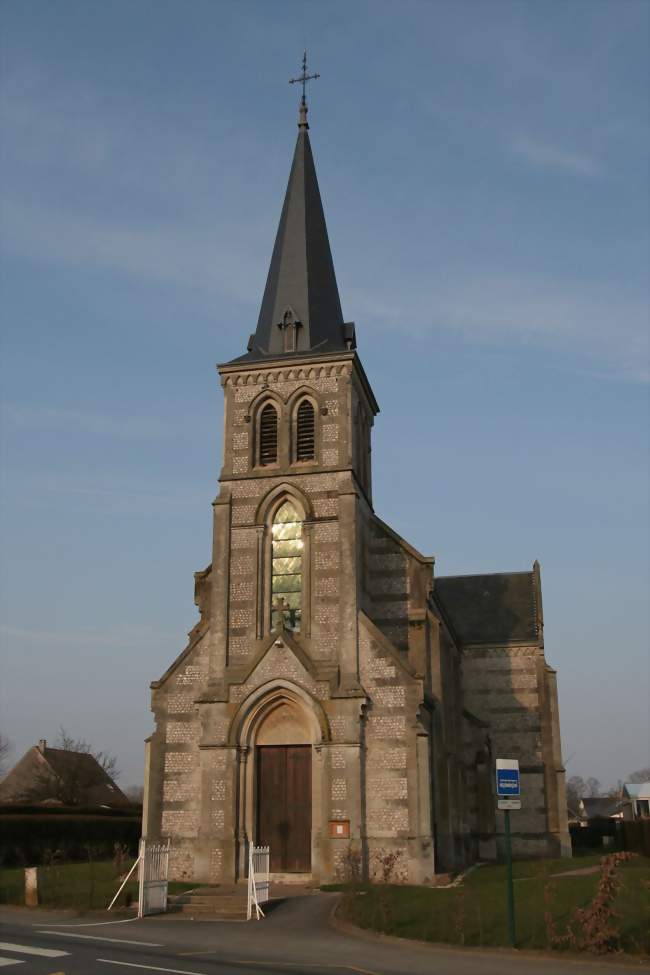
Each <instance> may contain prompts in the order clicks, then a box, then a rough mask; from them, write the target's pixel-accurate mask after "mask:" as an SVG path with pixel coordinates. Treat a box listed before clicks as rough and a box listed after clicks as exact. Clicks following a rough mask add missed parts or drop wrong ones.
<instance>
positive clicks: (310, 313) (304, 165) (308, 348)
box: [241, 52, 354, 361]
mask: <svg viewBox="0 0 650 975" xmlns="http://www.w3.org/2000/svg"><path fill="white" fill-rule="evenodd" d="M318 77H319V75H317V74H314V75H309V74H307V52H305V56H304V58H303V62H302V74H301V75H300V76H299V77H298V78H292V79H291V82H290V83H291V84H295V83H300V84H302V87H303V94H302V98H301V99H300V110H299V116H298V139H297V141H296V147H295V150H294V154H293V162H292V165H291V172H290V174H289V183H288V185H287V191H286V194H285V198H284V205H283V207H282V214H281V216H280V223H279V226H278V231H277V235H276V238H275V246H274V248H273V254H272V257H271V265H270V267H269V273H268V277H267V280H266V287H265V289H264V296H263V298H262V306H261V308H260V314H259V319H258V322H257V329H256V331H255V334H254V335H252V336H251V338H250V340H249V343H248V353H247V354H246V355H245V356H242V357H241V358H242V359H244V360H248V361H251V360H260V359H265V358H270V357H273V358H276V357H277V356H282V355H288V354H293V355H300V354H303V355H304V354H309V353H312V354H313V353H316V354H318V353H320V352H323V353H331V352H342V351H346V350H347V349H350V348H352V347H354V329H353V326H352V325H345V326H344V324H343V315H342V312H341V302H340V299H339V291H338V287H337V284H336V275H335V273H334V263H333V261H332V252H331V250H330V245H329V238H328V235H327V226H326V224H325V215H324V213H323V204H322V202H321V197H320V191H319V189H318V180H317V178H316V167H315V165H314V157H313V155H312V150H311V144H310V141H309V133H308V129H309V125H308V123H307V100H306V98H305V84H306V83H307V81H310V80H311V79H312V78H318Z"/></svg>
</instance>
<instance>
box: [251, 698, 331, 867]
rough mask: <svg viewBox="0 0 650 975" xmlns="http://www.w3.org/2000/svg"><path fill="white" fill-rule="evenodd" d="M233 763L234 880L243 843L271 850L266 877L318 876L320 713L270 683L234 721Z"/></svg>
mask: <svg viewBox="0 0 650 975" xmlns="http://www.w3.org/2000/svg"><path fill="white" fill-rule="evenodd" d="M233 733H234V737H235V738H236V744H237V746H238V752H239V756H240V763H239V782H238V791H239V802H238V809H237V817H238V826H237V836H238V841H239V856H238V861H239V862H238V867H239V869H238V874H239V876H240V877H243V876H245V874H246V857H247V850H248V846H249V844H250V843H255V844H259V845H265V846H266V845H268V846H269V847H270V849H271V872H272V873H275V874H276V875H277V874H283V875H284V874H293V875H295V876H296V877H298V876H300V877H302V876H304V875H305V874H312V875H313V874H314V873H318V872H319V871H318V863H317V860H318V856H319V848H320V844H319V842H318V841H319V838H320V836H321V832H322V826H321V812H322V810H321V806H322V802H321V795H322V788H321V780H322V755H321V745H322V743H323V741H324V740H327V739H328V738H329V734H328V729H327V721H326V718H325V715H324V713H323V711H322V708H321V706H320V704H318V702H316V701H315V700H314V699H313V698H312V697H311V696H310V695H309V694H307V693H306V692H305V691H304V690H303V689H302V688H299V687H298V686H296V685H292V684H289V683H287V682H283V681H273V682H272V683H271V684H267V685H265V686H263V687H261V688H259V689H258V690H257V691H255V692H253V694H251V695H250V697H249V698H247V699H246V701H244V702H243V703H242V705H241V707H240V710H239V712H238V720H237V717H236V719H235V721H234V722H233Z"/></svg>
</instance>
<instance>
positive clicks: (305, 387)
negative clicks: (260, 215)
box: [144, 101, 570, 883]
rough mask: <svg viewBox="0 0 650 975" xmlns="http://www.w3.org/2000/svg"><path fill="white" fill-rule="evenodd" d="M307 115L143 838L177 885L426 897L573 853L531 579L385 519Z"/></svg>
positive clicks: (150, 760)
mask: <svg viewBox="0 0 650 975" xmlns="http://www.w3.org/2000/svg"><path fill="white" fill-rule="evenodd" d="M306 118H307V108H306V104H305V103H304V101H303V102H302V103H301V110H300V121H299V131H298V140H297V143H296V148H295V153H294V158H293V164H292V168H291V174H290V177H289V183H288V187H287V193H286V197H285V201H284V206H283V210H282V215H281V218H280V225H279V228H278V233H277V238H276V242H275V247H274V250H273V255H272V259H271V266H270V269H269V275H268V280H267V284H266V288H265V292H264V296H263V300H262V307H261V311H260V316H259V321H258V325H257V330H256V332H255V334H254V335H252V336H251V338H250V340H249V343H248V349H247V352H246V353H245V354H244V355H242V356H240V357H239V358H238V359H235V360H233V361H230V362H227V363H225V364H223V365H221V366H219V374H220V377H221V384H222V387H223V392H224V397H225V417H224V453H223V467H222V471H221V476H220V479H219V485H220V487H219V493H218V495H217V498H216V499H215V501H214V521H213V525H214V528H213V558H212V563H211V565H209V566H208V567H207V568H206V569H205V570H203V571H201V572H197V573H196V574H195V602H196V604H197V606H198V609H199V613H200V619H199V622H198V623H197V624H196V626H195V627H194V629H193V630H192V631H191V632H190V634H189V642H188V644H187V646H186V648H185V649H184V650H183V652H182V653H181V654H180V656H179V657H178V658H177V659H176V660H175V661H174V662H173V663H172V665H171V666H170V667H169V669H168V670H167V671H166V673H165V674H164V675H163V676H162V677H161V678H160V680H156V681H154V682H153V683H152V710H153V713H154V717H155V731H154V733H153V735H152V736H151V738H150V739H149V740H148V742H147V763H146V765H147V768H146V789H145V810H144V830H145V834H146V835H147V836H149V837H150V838H161V837H169V838H170V840H171V859H170V874H171V876H172V877H174V878H177V879H191V880H196V881H198V882H211V883H220V882H233V881H236V880H240V879H243V878H244V877H245V876H246V873H247V858H248V848H249V845H250V844H251V843H256V844H264V845H266V844H268V845H269V846H270V848H271V869H272V871H273V873H274V874H276V875H288V874H291V875H293V876H295V877H296V878H305V877H309V878H311V880H312V881H313V882H325V881H332V880H335V879H339V878H341V877H342V876H343V874H344V872H345V869H346V863H349V860H350V858H351V857H352V858H357V860H358V862H359V863H360V865H361V868H362V870H363V871H364V873H366V874H369V875H370V876H372V875H373V874H377V873H378V871H379V869H380V864H381V861H382V860H384V859H385V857H386V855H387V854H393V858H394V863H395V866H394V870H393V877H394V879H397V880H401V881H404V882H410V883H424V882H427V881H428V880H429V879H430V878H431V877H432V876H433V875H434V874H435V873H436V872H440V871H447V870H451V869H458V868H460V867H462V866H464V865H467V864H468V863H471V862H472V861H474V860H476V859H477V858H479V857H480V858H482V859H488V858H495V857H497V856H498V855H499V853H500V850H501V843H502V837H503V823H502V820H501V818H500V814H499V813H497V812H496V809H495V807H496V799H495V796H494V784H493V780H494V762H495V758H496V757H508V758H518V759H519V763H520V767H521V771H522V791H523V808H522V811H521V812H518V813H513V816H512V828H513V844H514V849H515V852H516V853H517V854H520V855H534V856H535V855H542V856H543V855H552V856H557V855H561V854H565V853H568V852H569V850H570V846H569V840H568V832H567V820H566V803H565V792H564V770H563V768H562V759H561V753H560V731H559V716H558V703H557V690H556V683H555V672H554V671H553V670H552V669H551V668H550V667H549V665H548V664H547V663H546V659H545V656H544V642H543V617H542V600H541V584H540V572H539V566H538V565H537V563H535V565H534V566H533V568H532V570H531V571H526V572H515V573H499V574H493V575H485V576H460V577H447V578H444V577H442V578H438V577H436V575H435V573H434V560H433V558H431V557H427V556H424V555H422V554H421V553H420V552H419V551H417V549H415V548H414V547H413V546H412V545H411V544H410V543H409V542H407V541H406V540H404V539H403V538H401V537H400V536H399V535H398V534H397V533H396V532H395V531H393V530H392V529H391V528H390V527H389V526H388V525H386V524H385V523H384V522H383V521H381V519H380V518H379V517H378V516H377V515H376V514H375V511H374V509H373V504H372V466H371V432H372V427H373V423H374V420H375V417H376V415H377V413H378V406H377V402H376V400H375V396H374V394H373V391H372V389H371V387H370V384H369V382H368V379H367V377H366V375H365V372H364V370H363V367H362V365H361V360H360V358H359V355H358V353H357V351H356V337H355V328H354V325H353V324H352V323H346V322H344V321H343V317H342V314H341V306H340V301H339V295H338V288H337V284H336V278H335V274H334V267H333V262H332V257H331V252H330V247H329V242H328V236H327V229H326V225H325V219H324V215H323V210H322V204H321V198H320V193H319V189H318V183H317V179H316V172H315V167H314V161H313V157H312V152H311V147H310V143H309V135H308V125H307V120H306Z"/></svg>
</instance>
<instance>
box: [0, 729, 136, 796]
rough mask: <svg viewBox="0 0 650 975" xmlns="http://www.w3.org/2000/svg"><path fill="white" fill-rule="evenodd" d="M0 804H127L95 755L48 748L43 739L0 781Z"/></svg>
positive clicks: (122, 794) (120, 791)
mask: <svg viewBox="0 0 650 975" xmlns="http://www.w3.org/2000/svg"><path fill="white" fill-rule="evenodd" d="M0 803H35V804H36V803H38V804H43V805H50V804H61V805H70V806H76V805H83V806H108V807H114V806H125V805H130V801H129V799H128V798H127V797H126V796H125V795H124V793H123V792H122V790H121V789H120V788H119V787H118V786H117V785H116V784H115V782H114V781H113V779H112V778H111V777H110V775H108V773H107V772H106V771H105V770H104V769H103V768H102V766H101V765H100V763H99V762H98V761H97V759H96V758H95V757H94V755H91V754H90V753H89V752H78V751H71V750H70V749H66V748H51V747H49V746H48V744H47V741H46V740H45V739H44V738H42V739H41V740H40V741H39V743H38V745H33V746H32V747H31V748H30V749H28V751H26V752H25V754H24V755H23V757H22V758H21V759H20V761H19V762H17V763H16V765H14V767H13V768H12V769H11V770H10V771H9V772H8V773H7V774H6V775H5V777H4V778H3V780H2V781H1V782H0Z"/></svg>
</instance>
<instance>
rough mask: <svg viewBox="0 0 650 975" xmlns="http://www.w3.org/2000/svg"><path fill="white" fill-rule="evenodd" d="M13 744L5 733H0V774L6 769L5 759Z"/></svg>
mask: <svg viewBox="0 0 650 975" xmlns="http://www.w3.org/2000/svg"><path fill="white" fill-rule="evenodd" d="M12 748H13V745H12V743H11V741H10V740H9V738H7V736H6V735H3V734H2V733H0V776H3V775H4V774H5V772H6V771H7V759H8V758H9V754H10V752H11V749H12Z"/></svg>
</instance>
